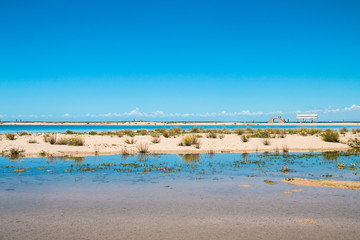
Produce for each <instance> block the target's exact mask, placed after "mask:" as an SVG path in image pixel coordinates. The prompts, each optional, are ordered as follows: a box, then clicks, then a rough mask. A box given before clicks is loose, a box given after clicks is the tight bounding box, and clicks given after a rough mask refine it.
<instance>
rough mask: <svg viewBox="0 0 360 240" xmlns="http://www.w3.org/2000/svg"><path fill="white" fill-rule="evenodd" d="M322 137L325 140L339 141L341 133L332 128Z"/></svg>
mask: <svg viewBox="0 0 360 240" xmlns="http://www.w3.org/2000/svg"><path fill="white" fill-rule="evenodd" d="M321 137H322V139H323V140H324V141H325V142H339V133H338V132H336V131H333V130H331V129H327V130H326V131H325V132H324V133H323V134H322V135H321Z"/></svg>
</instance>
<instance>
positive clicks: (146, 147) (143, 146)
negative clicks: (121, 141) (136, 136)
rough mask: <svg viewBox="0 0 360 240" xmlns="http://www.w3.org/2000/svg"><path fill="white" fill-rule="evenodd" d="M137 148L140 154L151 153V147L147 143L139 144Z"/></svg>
mask: <svg viewBox="0 0 360 240" xmlns="http://www.w3.org/2000/svg"><path fill="white" fill-rule="evenodd" d="M136 148H137V149H138V151H139V153H143V154H144V153H148V152H149V145H148V144H146V143H139V144H138V145H136Z"/></svg>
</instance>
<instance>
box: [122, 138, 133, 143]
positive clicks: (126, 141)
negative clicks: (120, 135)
mask: <svg viewBox="0 0 360 240" xmlns="http://www.w3.org/2000/svg"><path fill="white" fill-rule="evenodd" d="M124 142H125V143H126V144H135V143H136V140H135V139H133V138H126V139H125V140H124Z"/></svg>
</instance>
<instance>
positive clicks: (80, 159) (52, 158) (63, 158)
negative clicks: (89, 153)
mask: <svg viewBox="0 0 360 240" xmlns="http://www.w3.org/2000/svg"><path fill="white" fill-rule="evenodd" d="M46 159H47V161H48V162H56V161H63V162H66V161H74V163H76V164H80V163H82V162H83V161H84V160H85V157H74V156H48V157H47V158H46Z"/></svg>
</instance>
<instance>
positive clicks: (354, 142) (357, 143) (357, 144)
mask: <svg viewBox="0 0 360 240" xmlns="http://www.w3.org/2000/svg"><path fill="white" fill-rule="evenodd" d="M347 144H348V145H349V146H350V147H352V148H354V149H356V150H360V140H359V139H358V138H354V139H350V140H349V141H348V143H347Z"/></svg>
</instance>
